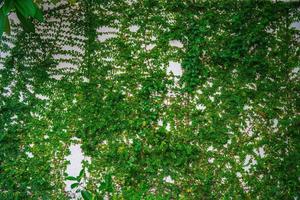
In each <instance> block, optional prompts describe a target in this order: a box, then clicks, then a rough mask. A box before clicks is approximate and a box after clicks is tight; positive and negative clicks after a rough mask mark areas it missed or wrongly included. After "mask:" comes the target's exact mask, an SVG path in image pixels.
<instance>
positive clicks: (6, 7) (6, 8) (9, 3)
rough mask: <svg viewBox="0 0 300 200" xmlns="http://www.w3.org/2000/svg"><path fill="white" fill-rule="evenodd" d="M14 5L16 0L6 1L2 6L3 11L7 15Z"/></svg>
mask: <svg viewBox="0 0 300 200" xmlns="http://www.w3.org/2000/svg"><path fill="white" fill-rule="evenodd" d="M13 7H14V0H10V1H5V2H4V5H3V7H2V9H3V13H4V14H5V15H7V14H8V13H9V12H10V11H11V10H12V9H13Z"/></svg>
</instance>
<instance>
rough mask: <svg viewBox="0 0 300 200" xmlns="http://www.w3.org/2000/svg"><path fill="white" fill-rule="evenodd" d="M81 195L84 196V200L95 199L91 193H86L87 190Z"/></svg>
mask: <svg viewBox="0 0 300 200" xmlns="http://www.w3.org/2000/svg"><path fill="white" fill-rule="evenodd" d="M81 195H82V197H83V199H84V200H92V199H93V195H92V194H91V193H90V192H88V191H86V190H84V191H81Z"/></svg>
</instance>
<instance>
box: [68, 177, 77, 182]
mask: <svg viewBox="0 0 300 200" xmlns="http://www.w3.org/2000/svg"><path fill="white" fill-rule="evenodd" d="M66 180H69V181H77V178H75V177H74V176H68V177H67V178H66Z"/></svg>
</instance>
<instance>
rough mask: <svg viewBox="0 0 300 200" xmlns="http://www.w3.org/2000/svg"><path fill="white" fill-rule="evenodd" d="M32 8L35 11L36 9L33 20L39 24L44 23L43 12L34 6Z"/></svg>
mask: <svg viewBox="0 0 300 200" xmlns="http://www.w3.org/2000/svg"><path fill="white" fill-rule="evenodd" d="M34 6H35V9H36V13H35V15H34V18H35V19H37V20H39V21H40V22H44V15H43V11H42V10H41V9H40V8H39V7H38V6H37V5H36V4H34Z"/></svg>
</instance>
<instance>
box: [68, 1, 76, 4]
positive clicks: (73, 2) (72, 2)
mask: <svg viewBox="0 0 300 200" xmlns="http://www.w3.org/2000/svg"><path fill="white" fill-rule="evenodd" d="M68 1H69V3H70V4H75V3H76V0H68Z"/></svg>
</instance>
